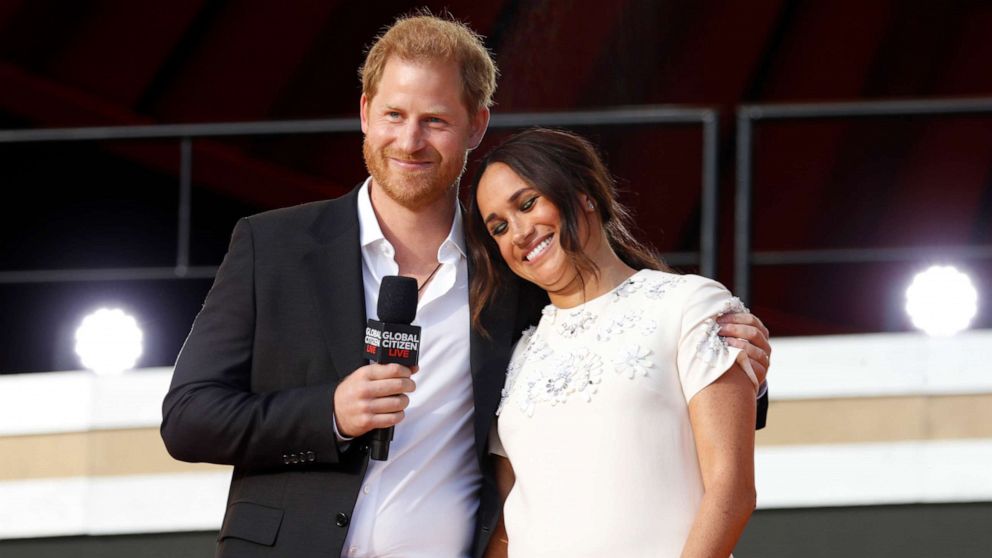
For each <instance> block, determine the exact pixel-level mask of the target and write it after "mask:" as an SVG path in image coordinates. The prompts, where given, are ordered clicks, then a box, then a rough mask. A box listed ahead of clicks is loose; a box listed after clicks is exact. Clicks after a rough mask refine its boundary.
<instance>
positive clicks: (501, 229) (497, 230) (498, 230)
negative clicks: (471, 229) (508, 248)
mask: <svg viewBox="0 0 992 558" xmlns="http://www.w3.org/2000/svg"><path fill="white" fill-rule="evenodd" d="M505 232H506V223H500V224H498V225H496V226H495V227H493V228H492V229H490V231H489V234H491V235H493V236H499V235H501V234H503V233H505Z"/></svg>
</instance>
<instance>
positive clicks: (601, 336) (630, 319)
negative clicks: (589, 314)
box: [596, 311, 642, 341]
mask: <svg viewBox="0 0 992 558" xmlns="http://www.w3.org/2000/svg"><path fill="white" fill-rule="evenodd" d="M641 315H642V312H641V311H635V312H628V313H626V314H624V315H623V316H620V317H618V318H613V319H612V320H610V321H609V323H607V324H605V325H604V326H603V327H601V328H599V331H597V332H596V340H597V341H609V340H610V339H611V338H612V337H613V336H614V335H617V336H619V335H622V334H623V333H624V332H627V331H629V330H631V329H633V328H634V327H635V326H636V325H637V323H638V322H639V321H640V320H641Z"/></svg>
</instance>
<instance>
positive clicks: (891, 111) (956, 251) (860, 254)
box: [734, 98, 992, 301]
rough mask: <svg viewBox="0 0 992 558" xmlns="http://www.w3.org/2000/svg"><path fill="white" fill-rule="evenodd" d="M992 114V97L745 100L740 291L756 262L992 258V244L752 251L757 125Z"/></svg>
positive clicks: (737, 248) (740, 128) (740, 137)
mask: <svg viewBox="0 0 992 558" xmlns="http://www.w3.org/2000/svg"><path fill="white" fill-rule="evenodd" d="M968 114H988V115H992V98H977V99H913V100H899V101H871V102H848V103H803V104H775V105H743V106H740V107H739V108H738V109H737V192H736V207H735V217H734V294H736V295H737V296H739V297H740V298H741V299H742V300H745V301H749V299H750V294H751V293H750V291H751V269H752V267H753V266H759V265H760V266H772V265H790V264H824V263H855V262H888V261H912V260H918V259H921V258H926V257H931V256H933V255H937V254H939V255H941V256H944V257H947V256H953V257H955V258H959V259H989V258H992V245H985V246H964V245H961V246H927V247H921V248H851V249H833V250H831V249H823V250H794V251H752V249H751V233H752V223H753V217H754V213H753V209H752V207H751V202H752V198H753V192H754V184H753V177H752V161H753V158H754V154H753V150H754V148H753V143H754V139H753V138H754V126H755V124H756V123H758V122H765V121H773V120H813V119H834V118H868V117H870V118H877V117H898V116H950V115H968Z"/></svg>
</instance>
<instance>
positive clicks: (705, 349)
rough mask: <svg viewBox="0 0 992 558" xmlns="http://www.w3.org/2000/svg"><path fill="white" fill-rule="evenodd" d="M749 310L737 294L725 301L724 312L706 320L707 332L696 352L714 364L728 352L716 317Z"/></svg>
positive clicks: (702, 358)
mask: <svg viewBox="0 0 992 558" xmlns="http://www.w3.org/2000/svg"><path fill="white" fill-rule="evenodd" d="M747 311H748V310H747V308H746V307H745V306H744V303H743V302H741V299H739V298H737V297H736V296H735V297H731V298H730V299H729V300H727V301H726V302H725V303H724V305H723V311H722V312H720V313H719V314H717V315H716V316H714V317H712V318H710V319H708V320H706V322H705V323H706V334H705V335H703V339H702V340H701V341H700V342H699V346H697V347H696V352H697V353H699V358H700V359H701V360H702V361H703V362H705V363H706V364H713V363H714V362H716V361H717V359H718V358H720V357H722V356H723V355H725V354H726V353H727V342H726V341H725V340H724V339H723V337H720V324H719V323H717V321H716V319H717V318H719V317H720V316H722V315H724V314H731V313H737V312H747Z"/></svg>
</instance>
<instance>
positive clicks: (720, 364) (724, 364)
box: [677, 277, 758, 401]
mask: <svg viewBox="0 0 992 558" xmlns="http://www.w3.org/2000/svg"><path fill="white" fill-rule="evenodd" d="M687 288H689V289H691V291H690V292H689V293H688V294H687V298H686V300H685V302H684V304H683V307H682V331H681V335H680V337H679V346H678V357H677V363H678V369H679V379H680V381H681V382H682V393H683V395H684V396H685V400H686V401H690V400H691V399H692V398H693V396H695V395H696V394H697V393H699V392H700V391H702V389H703V388H705V387H706V386H708V385H710V384H711V383H713V382H715V381H716V380H717V379H719V378H720V377H721V376H723V374H724V373H725V372H727V370H729V369H730V367H731V366H733V365H734V363H737V364H738V365H740V367H741V369H743V370H744V372H745V373H746V374H747V376H748V378H749V379H750V380H751V383H752V384H753V385H754V388H755V390H756V391H757V389H758V379H757V376H756V375H755V373H754V370H752V369H751V362H750V361H749V360H748V358H747V355H746V354H745V353H744V352H743V351H742V350H741V349H738V348H736V347H730V346H728V345H727V344H726V342H724V340H723V338H721V337H720V335H719V332H720V324H718V323H717V322H716V319H717V318H718V317H720V316H721V315H723V314H727V313H731V312H747V308H745V307H744V305H743V304H742V303H741V301H740V299H738V298H737V297H735V296H732V295H731V294H730V291H728V290H727V289H726V288H725V287H724V286H723V285H721V284H720V283H717V282H716V281H712V280H710V279H705V278H702V277H700V278H698V281H694V282H692V283H690V284H689V285H687Z"/></svg>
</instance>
